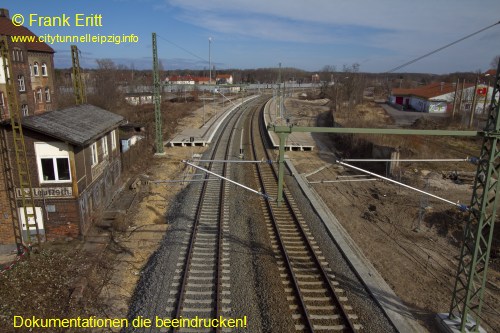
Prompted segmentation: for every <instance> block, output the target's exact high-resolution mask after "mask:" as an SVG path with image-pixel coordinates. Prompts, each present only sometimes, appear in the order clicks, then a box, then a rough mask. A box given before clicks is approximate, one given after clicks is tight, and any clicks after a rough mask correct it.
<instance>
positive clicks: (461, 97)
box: [457, 79, 465, 113]
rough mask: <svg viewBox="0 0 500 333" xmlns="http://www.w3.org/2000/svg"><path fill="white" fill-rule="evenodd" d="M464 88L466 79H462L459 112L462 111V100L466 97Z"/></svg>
mask: <svg viewBox="0 0 500 333" xmlns="http://www.w3.org/2000/svg"><path fill="white" fill-rule="evenodd" d="M464 89H465V79H463V80H462V89H460V100H459V101H458V110H457V112H458V113H460V111H461V110H462V101H463V99H464Z"/></svg>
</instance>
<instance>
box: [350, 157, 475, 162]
mask: <svg viewBox="0 0 500 333" xmlns="http://www.w3.org/2000/svg"><path fill="white" fill-rule="evenodd" d="M469 160H470V159H469V158H443V159H408V160H401V159H398V161H399V162H468V161H469ZM342 161H345V162H392V161H394V160H392V159H383V158H381V159H362V158H345V159H343V160H342Z"/></svg>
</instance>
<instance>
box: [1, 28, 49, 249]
mask: <svg viewBox="0 0 500 333" xmlns="http://www.w3.org/2000/svg"><path fill="white" fill-rule="evenodd" d="M0 49H1V56H2V62H3V67H4V68H3V71H4V77H5V83H6V84H5V85H6V92H7V103H8V110H9V116H10V124H11V127H12V138H13V140H12V141H13V145H14V153H15V163H16V167H17V169H16V170H15V172H17V177H18V181H19V182H18V186H19V188H18V189H19V191H17V193H18V195H19V197H20V200H21V207H22V209H23V213H24V218H23V221H21V218H20V216H19V213H18V205H17V200H16V184H15V182H14V170H13V169H12V167H11V164H10V159H9V152H8V144H7V137H6V135H5V130H2V159H3V166H4V168H6V169H5V176H6V182H7V190H8V196H9V201H10V208H11V214H12V224H13V226H14V234H15V240H16V243H17V248H18V251H19V252H22V251H23V249H22V246H23V245H27V246H33V245H41V235H40V230H39V228H38V223H37V218H36V209H35V200H34V197H33V187H32V185H31V175H30V169H29V165H28V158H27V155H26V145H25V143H24V136H23V129H22V125H21V113H20V110H19V104H18V101H17V94H16V89H15V85H14V82H13V72H12V70H11V67H10V64H11V63H12V59H11V57H10V52H9V44H8V39H7V36H2V37H1V39H0ZM20 223H21V224H22V225H23V226H24V227H25V228H26V234H25V236H24V237H23V232H22V231H23V228H22V227H21V225H20Z"/></svg>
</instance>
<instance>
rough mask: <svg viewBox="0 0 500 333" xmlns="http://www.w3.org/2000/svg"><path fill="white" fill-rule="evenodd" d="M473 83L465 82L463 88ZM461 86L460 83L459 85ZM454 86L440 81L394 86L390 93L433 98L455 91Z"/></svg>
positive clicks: (471, 85)
mask: <svg viewBox="0 0 500 333" xmlns="http://www.w3.org/2000/svg"><path fill="white" fill-rule="evenodd" d="M473 86H474V84H473V83H466V84H465V87H464V88H465V89H466V88H470V87H473ZM460 87H461V85H460ZM455 89H456V86H455V85H454V84H452V83H443V84H442V83H440V82H435V83H431V84H428V85H426V86H423V87H419V88H413V89H401V88H394V89H392V95H393V96H410V95H411V96H418V97H423V98H427V99H429V98H433V97H437V96H441V95H445V94H449V93H452V92H455Z"/></svg>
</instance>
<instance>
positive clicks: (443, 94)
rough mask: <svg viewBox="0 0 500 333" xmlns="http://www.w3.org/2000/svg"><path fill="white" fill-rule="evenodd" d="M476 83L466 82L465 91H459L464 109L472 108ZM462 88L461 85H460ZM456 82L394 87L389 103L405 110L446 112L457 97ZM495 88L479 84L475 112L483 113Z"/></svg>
mask: <svg viewBox="0 0 500 333" xmlns="http://www.w3.org/2000/svg"><path fill="white" fill-rule="evenodd" d="M474 86H475V85H474V84H472V83H466V84H465V88H464V89H463V91H459V92H458V93H459V96H458V98H460V96H462V97H461V98H462V105H463V108H464V110H470V109H471V106H472V99H473V96H474ZM460 88H461V86H460ZM455 90H456V84H454V83H445V82H435V83H431V84H429V85H426V86H423V87H419V88H413V89H401V88H394V89H392V91H391V96H390V97H389V103H390V104H393V105H395V106H397V107H400V108H401V109H404V110H414V111H418V112H427V113H445V112H446V111H447V110H448V108H449V106H450V105H452V104H453V101H454V99H455ZM492 94H493V88H492V87H487V86H486V85H479V86H478V89H477V101H476V110H475V113H482V112H483V106H484V102H485V99H486V102H487V104H488V103H489V99H491V95H492Z"/></svg>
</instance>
